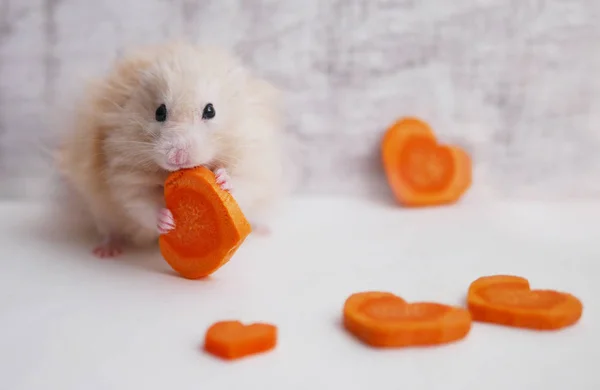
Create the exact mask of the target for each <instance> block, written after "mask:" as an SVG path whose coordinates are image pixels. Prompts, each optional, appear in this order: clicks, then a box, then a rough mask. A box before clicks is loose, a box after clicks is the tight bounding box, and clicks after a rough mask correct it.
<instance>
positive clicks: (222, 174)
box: [215, 168, 233, 191]
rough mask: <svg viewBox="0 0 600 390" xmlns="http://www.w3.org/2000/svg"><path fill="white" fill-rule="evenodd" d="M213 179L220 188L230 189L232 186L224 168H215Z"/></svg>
mask: <svg viewBox="0 0 600 390" xmlns="http://www.w3.org/2000/svg"><path fill="white" fill-rule="evenodd" d="M215 179H216V180H217V184H218V185H219V186H220V187H221V189H222V190H224V191H231V190H232V189H233V186H232V185H231V177H229V174H228V173H227V170H226V169H225V168H218V169H216V170H215Z"/></svg>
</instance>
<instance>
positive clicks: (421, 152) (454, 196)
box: [381, 117, 472, 207]
mask: <svg viewBox="0 0 600 390" xmlns="http://www.w3.org/2000/svg"><path fill="white" fill-rule="evenodd" d="M381 154H382V160H383V167H384V171H385V173H386V176H387V180H388V184H389V186H390V187H391V189H392V192H393V194H394V196H395V197H396V200H397V201H398V202H399V203H400V204H401V205H403V206H407V207H420V206H435V205H441V204H449V203H454V202H456V201H458V200H459V199H460V198H461V197H462V195H463V194H464V193H465V192H466V191H467V190H468V189H469V187H470V186H471V180H472V167H471V158H470V157H469V155H468V154H467V153H466V152H465V151H464V150H463V149H461V148H459V147H458V146H449V145H440V144H438V142H437V139H436V137H435V134H434V133H433V131H432V130H431V128H430V127H429V125H428V124H427V123H425V122H423V121H421V120H419V119H417V118H410V117H409V118H404V119H401V120H399V121H397V122H396V123H395V124H394V125H393V126H391V127H390V128H389V129H388V130H387V131H386V133H385V135H384V137H383V139H382V142H381Z"/></svg>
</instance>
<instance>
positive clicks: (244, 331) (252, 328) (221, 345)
mask: <svg viewBox="0 0 600 390" xmlns="http://www.w3.org/2000/svg"><path fill="white" fill-rule="evenodd" d="M276 344H277V327H276V326H274V325H271V324H265V323H255V324H250V325H244V324H242V323H241V322H240V321H221V322H217V323H215V324H213V325H212V326H211V327H210V328H208V330H207V331H206V336H205V341H204V349H205V350H206V351H207V352H209V353H211V354H213V355H215V356H219V357H221V358H223V359H229V360H232V359H239V358H241V357H245V356H248V355H253V354H257V353H261V352H266V351H269V350H271V349H273V348H275V346H276Z"/></svg>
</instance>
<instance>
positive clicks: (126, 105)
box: [58, 43, 283, 257]
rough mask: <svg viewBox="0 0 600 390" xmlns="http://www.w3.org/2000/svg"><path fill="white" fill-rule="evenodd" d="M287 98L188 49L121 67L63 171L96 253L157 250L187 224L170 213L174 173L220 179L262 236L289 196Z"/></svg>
mask: <svg viewBox="0 0 600 390" xmlns="http://www.w3.org/2000/svg"><path fill="white" fill-rule="evenodd" d="M279 100H280V98H279V93H278V91H277V90H276V89H275V88H274V87H273V86H272V85H270V84H269V83H267V82H266V81H264V80H262V79H259V78H258V77H255V76H254V75H252V74H251V72H250V71H249V70H248V69H246V68H245V67H244V66H243V65H242V64H241V63H240V62H239V60H238V59H237V58H236V57H234V56H233V55H231V54H229V53H228V52H226V51H223V50H220V49H218V48H214V47H202V46H196V45H191V44H185V43H167V44H162V45H157V46H152V47H145V48H142V49H139V50H137V51H135V52H132V53H130V54H129V55H127V56H125V57H124V58H122V59H120V60H119V61H118V62H117V63H116V64H115V66H114V67H113V68H112V70H111V71H110V72H109V74H108V75H107V76H106V77H105V78H103V79H100V80H97V82H95V83H94V84H93V85H92V86H91V88H90V90H89V91H88V92H87V94H86V95H85V99H84V101H82V102H80V106H79V107H80V108H79V109H78V111H77V119H76V124H75V126H74V128H73V129H72V130H73V131H72V132H70V133H69V134H68V136H67V137H66V138H65V140H64V142H63V143H62V146H61V149H60V152H59V161H58V163H59V170H60V172H61V173H62V174H63V176H64V177H65V178H66V179H67V180H68V181H69V183H70V184H71V187H73V188H74V189H75V191H76V192H77V193H78V195H79V196H80V197H81V199H82V200H83V201H84V204H85V207H86V209H88V210H89V214H90V216H91V217H92V218H93V222H94V224H95V227H96V229H97V231H98V233H99V235H100V236H101V241H100V243H99V244H98V246H97V247H96V248H95V249H94V253H95V254H96V255H98V256H101V257H107V256H115V255H117V254H119V253H121V251H122V245H123V244H124V243H127V242H130V243H133V244H135V245H144V244H147V243H152V242H156V239H157V237H158V236H159V234H161V233H165V232H168V231H169V230H171V229H173V228H174V227H175V226H176V225H177V221H174V220H173V215H172V214H171V212H170V211H169V210H167V209H165V206H164V198H163V183H164V180H165V178H166V176H167V175H168V173H169V172H171V171H175V170H178V169H180V168H187V167H193V166H199V165H204V166H207V167H209V168H210V169H212V170H213V171H214V172H215V175H216V180H217V182H218V183H219V184H220V185H221V187H222V188H223V189H226V190H230V191H231V192H232V194H233V196H234V197H235V199H236V200H237V202H238V204H239V205H240V207H241V208H242V210H243V211H244V213H245V214H246V216H247V217H248V219H249V220H250V222H251V223H252V224H253V225H254V226H255V228H258V229H262V230H265V229H268V222H267V219H268V216H269V214H270V212H271V211H272V210H273V209H272V207H273V206H274V205H275V204H276V202H277V200H278V199H279V196H280V195H281V193H280V190H281V188H280V187H281V179H282V174H283V172H282V162H281V157H282V155H281V153H280V140H279V137H280V131H281V130H282V123H281V120H282V118H283V117H282V116H281V115H280V105H279Z"/></svg>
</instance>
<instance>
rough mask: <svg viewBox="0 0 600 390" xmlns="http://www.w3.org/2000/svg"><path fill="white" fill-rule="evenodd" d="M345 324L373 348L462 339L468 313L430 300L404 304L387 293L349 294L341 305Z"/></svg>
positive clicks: (468, 324)
mask: <svg viewBox="0 0 600 390" xmlns="http://www.w3.org/2000/svg"><path fill="white" fill-rule="evenodd" d="M343 316H344V327H345V328H346V329H347V330H348V331H349V332H350V333H352V334H353V335H354V336H355V337H357V338H358V339H359V340H361V341H362V342H364V343H365V344H368V345H371V346H373V347H409V346H425V345H436V344H445V343H449V342H452V341H457V340H460V339H462V338H464V337H465V336H466V335H467V334H468V333H469V331H470V330H471V316H470V315H469V312H468V311H467V310H465V309H463V308H459V307H453V306H448V305H444V304H440V303H433V302H419V303H407V302H406V301H404V299H402V298H400V297H398V296H396V295H394V294H392V293H389V292H379V291H366V292H359V293H355V294H352V295H351V296H350V297H348V299H347V300H346V303H345V304H344V311H343Z"/></svg>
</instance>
